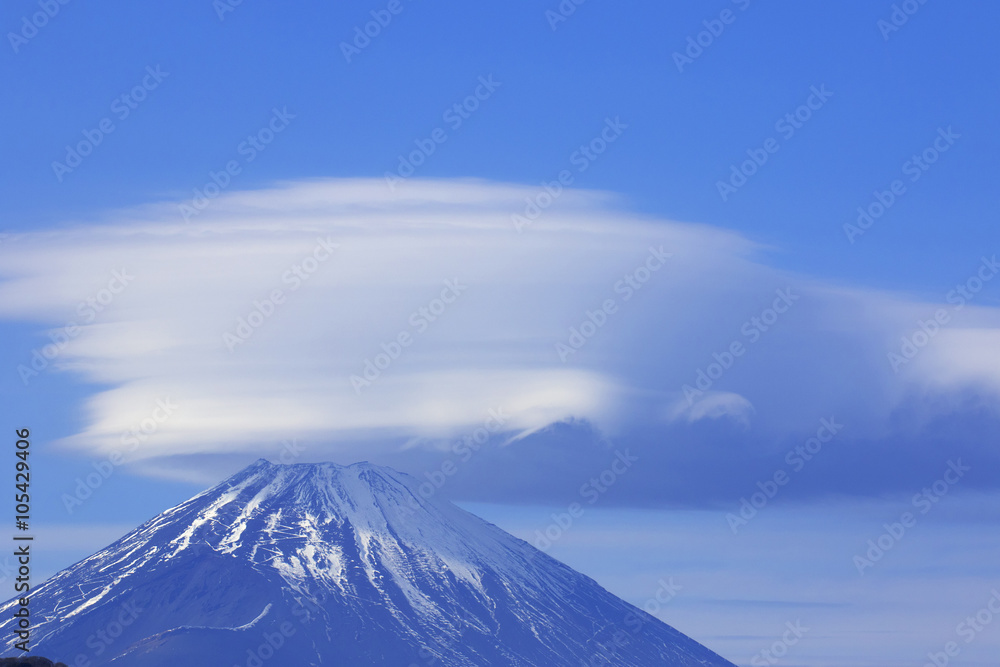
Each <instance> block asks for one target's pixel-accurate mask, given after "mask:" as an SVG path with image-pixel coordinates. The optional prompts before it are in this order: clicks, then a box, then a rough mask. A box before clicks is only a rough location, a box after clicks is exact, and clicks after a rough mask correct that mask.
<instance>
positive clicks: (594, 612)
mask: <svg viewBox="0 0 1000 667" xmlns="http://www.w3.org/2000/svg"><path fill="white" fill-rule="evenodd" d="M418 484H419V483H418V482H417V481H416V480H415V479H413V478H412V477H410V476H408V475H404V474H401V473H398V472H395V471H393V470H390V469H388V468H382V467H378V466H374V465H371V464H368V463H357V464H354V465H351V466H338V465H334V464H331V463H323V464H295V465H275V464H272V463H269V462H267V461H265V460H263V459H261V460H259V461H257V462H256V463H254V464H252V465H251V466H249V467H248V468H246V469H244V470H242V471H241V472H239V473H237V474H236V475H234V476H233V477H231V478H230V479H228V480H226V481H225V482H223V483H221V484H219V485H218V486H216V487H214V488H212V489H209V490H208V491H205V492H204V493H201V494H199V495H197V496H195V497H194V498H192V499H190V500H188V501H187V502H184V503H182V504H180V505H178V506H177V507H174V508H173V509H170V510H167V511H166V512H164V513H162V514H160V515H159V516H157V517H155V518H154V519H152V520H151V521H148V522H147V523H145V524H143V525H142V526H140V527H139V528H137V529H136V530H134V531H132V532H131V533H129V534H128V535H126V536H125V537H123V538H121V539H120V540H118V541H117V542H115V543H114V544H112V545H111V546H109V547H107V548H106V549H103V550H102V551H99V552H98V553H96V554H94V555H93V556H91V557H90V558H87V559H86V560H84V561H81V562H80V563H77V564H76V565H73V566H72V567H70V568H68V569H66V570H63V571H62V572H60V573H59V574H57V575H56V576H54V577H52V578H51V579H49V580H48V581H47V582H45V583H44V584H42V585H40V586H38V587H37V588H36V589H35V590H34V592H33V595H32V596H31V611H32V616H33V630H32V643H33V652H34V653H37V654H40V655H47V656H50V657H51V658H53V659H58V660H62V661H63V662H65V663H67V664H69V665H72V666H73V667H98V666H101V665H110V666H112V667H133V666H135V667H160V666H163V667H166V666H167V665H171V666H172V665H182V664H183V665H199V666H203V667H215V666H218V667H231V666H234V665H240V666H246V667H260V666H261V665H264V664H268V662H269V660H271V659H272V658H274V660H273V662H271V663H270V664H272V665H294V666H295V667H299V666H306V665H345V666H351V667H361V666H364V665H396V666H399V667H430V666H432V665H433V666H441V665H449V666H450V665H470V666H482V665H526V666H528V665H532V666H534V665H538V666H543V665H544V666H546V667H547V666H555V665H573V666H574V667H577V666H579V665H608V664H611V665H627V666H629V667H645V666H647V665H649V666H654V665H699V666H702V667H706V666H713V665H720V666H721V665H726V666H729V667H732V664H731V663H729V662H727V661H726V660H723V659H722V658H720V657H719V656H718V655H716V654H715V653H713V652H711V651H710V650H708V649H707V648H705V647H703V646H701V645H700V644H698V643H697V642H695V641H694V640H692V639H690V638H688V637H686V636H684V635H682V634H681V633H679V632H678V631H676V630H674V629H673V628H671V627H670V626H668V625H666V624H664V623H662V622H661V621H659V620H657V619H656V618H654V617H652V616H650V615H648V614H646V613H645V612H642V611H640V610H638V609H636V608H634V607H632V606H631V605H629V604H627V603H625V602H624V601H622V600H620V599H619V598H617V597H615V596H614V595H612V594H611V593H608V592H607V591H605V590H604V589H603V588H601V587H600V586H598V585H597V583H596V582H594V581H593V580H591V579H589V578H588V577H585V576H583V575H582V574H579V573H578V572H575V571H574V570H572V569H570V568H569V567H567V566H566V565H563V564H562V563H560V562H558V561H556V560H554V559H552V558H550V557H549V556H547V555H545V554H544V553H542V552H540V551H538V550H537V549H535V548H534V547H532V546H530V545H529V544H527V543H526V542H523V541H522V540H519V539H516V538H514V537H512V536H510V535H508V534H507V533H505V532H503V531H502V530H500V529H499V528H497V527H496V526H494V525H492V524H490V523H487V522H485V521H483V520H481V519H479V518H477V517H475V516H473V515H472V514H469V513H468V512H465V511H463V510H461V509H459V508H457V507H455V506H454V505H452V504H450V503H447V502H443V501H439V500H436V499H430V500H428V499H425V498H424V497H422V496H421V495H420V494H419V493H418V491H417V488H418ZM15 604H16V600H12V601H10V602H7V603H6V604H4V605H3V606H2V607H0V619H2V623H0V633H2V634H0V636H2V637H4V638H10V637H14V636H15V635H14V632H13V625H14V621H12V619H13V616H12V613H13V610H14V605H15ZM5 641H7V643H6V645H5V646H4V650H3V652H4V654H5V655H15V654H16V653H19V652H16V651H15V649H14V646H13V644H14V641H16V639H5Z"/></svg>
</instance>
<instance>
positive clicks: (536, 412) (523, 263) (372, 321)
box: [0, 180, 1000, 461]
mask: <svg viewBox="0 0 1000 667" xmlns="http://www.w3.org/2000/svg"><path fill="white" fill-rule="evenodd" d="M535 194H537V193H536V190H535V188H530V187H523V186H515V185H505V184H493V183H486V182H480V181H413V182H408V183H406V184H404V185H402V186H400V187H399V188H398V189H397V191H396V193H395V194H390V193H389V191H388V189H387V188H386V187H385V185H384V183H383V182H382V181H381V180H349V181H307V182H302V183H289V184H283V185H281V186H279V187H276V188H273V189H268V190H261V191H254V192H232V193H229V194H225V195H223V196H222V197H220V198H219V199H217V200H215V201H214V202H213V203H212V205H211V206H210V207H209V208H208V209H207V210H205V211H204V212H202V213H201V214H200V215H198V216H197V217H196V218H194V219H193V220H192V222H191V223H190V224H185V223H183V221H182V219H181V216H180V213H179V212H178V210H177V205H176V203H162V204H155V205H149V206H145V207H141V208H138V209H134V210H129V211H121V212H117V213H114V214H111V215H109V216H108V217H107V219H106V220H105V221H104V222H103V223H102V224H95V225H90V226H78V227H71V228H66V229H61V230H57V231H49V232H40V233H33V234H22V235H18V236H16V237H12V238H11V239H10V240H9V241H8V242H5V243H4V244H3V245H2V246H0V267H2V269H0V278H2V279H3V282H0V317H4V318H7V319H11V320H21V321H24V320H27V321H31V322H34V323H37V324H38V326H39V330H40V332H41V331H43V330H54V331H57V332H63V333H65V332H66V329H65V325H66V324H67V323H68V322H70V321H73V322H76V323H77V324H78V325H79V326H80V329H79V332H78V333H74V334H72V335H67V336H66V338H67V340H68V342H67V343H66V345H65V347H64V349H62V350H61V352H60V353H59V354H58V356H56V357H55V359H54V360H52V362H51V366H52V367H55V368H57V369H59V370H61V371H63V372H66V373H70V374H72V375H73V376H74V377H78V378H80V379H82V380H83V381H86V382H93V383H100V384H101V385H102V388H100V389H97V390H95V393H94V394H93V395H92V396H91V398H90V399H89V400H88V402H87V405H86V406H85V407H86V415H87V419H86V423H85V425H84V426H83V428H82V429H81V431H80V432H79V433H78V434H77V435H75V436H73V437H71V438H70V439H69V440H68V443H67V444H69V445H71V446H74V447H76V448H79V449H82V450H83V451H85V452H88V453H91V454H93V455H106V454H107V453H108V452H109V451H113V450H115V449H121V448H122V447H123V434H124V433H127V432H129V431H130V430H135V429H138V431H137V432H138V433H142V436H145V437H141V438H140V440H141V442H140V446H138V447H137V448H136V449H135V451H130V452H129V457H130V460H133V461H139V460H143V459H146V460H148V459H152V458H156V457H162V456H167V455H170V454H175V453H188V454H193V453H205V454H211V453H223V452H267V451H271V450H273V448H274V445H275V443H278V442H280V441H281V440H282V439H284V438H287V437H292V436H299V437H305V436H308V437H310V438H313V439H315V440H317V441H323V442H326V443H329V444H330V447H331V448H332V450H333V452H335V451H336V447H337V446H338V445H337V443H347V442H351V443H354V444H356V443H358V442H363V441H369V440H370V441H371V442H373V443H374V442H377V441H384V440H385V439H386V438H409V437H415V438H428V439H429V440H432V439H434V438H441V437H448V436H449V435H453V434H455V433H458V432H461V431H463V430H467V429H468V428H470V427H473V426H475V425H478V424H480V423H481V422H482V420H483V419H484V415H485V414H486V412H487V410H489V409H490V408H501V407H502V408H503V409H504V410H505V411H506V413H508V414H509V415H510V423H509V427H510V428H511V429H512V430H515V431H516V430H524V431H529V430H532V429H538V428H541V427H543V426H545V425H546V424H548V423H551V422H554V421H558V420H563V419H570V418H577V419H587V420H590V421H592V422H594V423H595V424H597V425H598V426H599V427H601V428H604V429H606V430H609V431H611V432H613V431H615V429H617V428H619V427H620V426H621V425H623V424H627V425H631V426H634V425H635V424H636V423H641V422H643V421H644V420H645V421H648V422H650V423H652V422H655V421H656V419H657V414H658V413H660V411H661V410H662V406H663V405H664V403H668V402H669V401H670V400H673V399H674V398H676V396H677V395H679V393H680V390H681V387H682V385H684V384H691V383H693V382H694V379H695V375H696V372H697V370H698V369H699V368H703V367H705V366H706V365H707V364H708V363H710V362H711V361H712V359H713V356H712V354H713V353H714V352H720V351H724V350H727V349H729V346H730V345H731V343H732V342H733V341H736V340H739V341H742V342H743V343H744V344H745V345H746V347H747V351H746V354H745V355H743V356H741V357H740V358H739V359H738V360H736V363H734V364H733V366H732V368H731V369H729V370H727V371H726V374H725V375H724V376H723V377H722V378H721V379H719V380H718V382H717V384H716V386H713V387H711V388H710V391H709V392H707V393H706V395H705V396H704V397H703V398H702V400H701V401H700V402H698V403H697V404H696V405H694V406H692V407H690V408H685V409H684V410H681V411H678V412H675V413H674V417H683V418H685V419H688V420H699V419H705V418H718V417H720V416H723V415H725V416H729V417H733V418H735V419H736V420H738V421H741V422H743V423H747V420H748V419H749V415H750V413H751V412H754V424H753V426H754V428H762V429H768V428H776V426H775V425H776V424H779V423H780V425H781V426H780V428H783V429H794V428H795V427H796V426H797V423H796V420H799V421H801V424H802V425H806V426H808V425H811V424H812V423H813V422H814V421H815V419H816V418H817V417H818V416H819V415H821V414H827V413H829V412H830V411H833V410H837V409H841V408H843V409H845V410H846V409H850V410H853V411H855V412H856V413H858V420H859V421H864V420H865V419H867V420H868V421H869V422H870V425H877V424H878V423H880V421H883V420H884V419H885V416H886V414H887V413H888V411H889V410H891V408H892V405H893V404H894V401H896V400H898V398H899V396H901V395H903V394H904V393H905V392H906V391H907V386H908V383H910V382H912V381H913V380H914V377H915V376H913V375H912V374H909V373H901V374H898V375H897V374H895V373H893V372H892V369H891V368H890V366H889V364H888V362H887V361H885V359H886V353H887V352H888V351H890V350H891V349H892V345H893V342H892V341H893V340H894V338H895V337H897V336H898V335H901V332H903V333H905V332H906V331H907V330H908V329H912V327H913V325H912V322H914V321H916V319H917V318H918V317H921V316H925V315H926V312H927V311H928V308H930V309H931V311H930V312H933V308H934V307H935V306H933V304H932V305H927V304H914V303H911V302H909V301H908V300H907V299H905V298H902V297H900V296H898V295H892V294H885V293H876V292H871V291H865V290H861V289H848V288H844V287H841V286H832V285H825V284H822V283H819V282H817V281H813V280H808V279H806V278H803V277H801V276H795V275H792V274H788V273H784V272H781V271H778V270H776V269H773V268H771V267H769V266H767V265H766V264H765V263H764V262H763V261H762V260H761V259H760V255H761V253H762V252H763V249H762V248H761V247H759V246H757V245H755V244H754V243H752V242H750V241H748V240H747V239H745V238H743V237H742V236H740V235H739V234H737V233H734V232H729V231H724V230H720V229H715V228H711V227H708V226H702V225H692V224H684V223H677V222H669V221H662V220H651V219H646V218H641V217H638V216H632V215H629V214H626V213H622V212H620V211H618V210H616V209H614V208H610V207H609V204H610V203H611V202H613V198H612V197H610V196H609V195H606V194H602V193H588V192H576V191H567V192H565V193H564V194H563V195H562V196H561V197H560V198H559V200H558V201H557V202H556V204H555V205H554V206H552V207H551V208H550V209H548V210H547V211H546V212H545V213H544V214H543V215H542V216H541V217H540V218H539V219H538V220H537V221H535V222H534V223H533V224H532V225H531V226H530V227H528V228H526V229H525V230H523V232H521V233H518V232H517V231H515V229H514V225H513V224H512V222H511V214H512V213H515V212H520V211H521V210H522V209H523V206H524V201H525V198H526V197H530V196H533V195H535ZM332 246H335V249H333V250H332V251H330V250H329V248H330V247H332ZM661 246H662V247H663V249H664V250H665V251H666V252H669V253H672V257H671V258H670V259H669V261H668V262H667V264H666V266H664V268H663V269H662V270H659V271H657V272H655V273H653V274H651V275H650V276H649V279H648V281H647V282H644V283H641V289H638V290H631V289H629V290H626V289H624V288H622V289H616V287H619V286H621V285H623V284H627V283H623V282H621V281H623V280H624V279H625V276H628V275H632V276H635V275H637V274H635V272H636V270H637V269H638V268H639V267H641V266H642V264H643V262H644V261H645V259H646V257H647V256H648V254H649V248H650V247H654V248H660V247H661ZM317 248H323V249H324V250H319V251H318V250H317ZM116 271H117V272H119V275H121V272H122V271H124V272H125V275H126V276H128V277H130V279H128V280H127V286H125V287H124V289H121V287H122V285H121V281H120V280H119V282H118V283H115V282H114V280H115V272H116ZM310 271H311V272H310ZM305 276H308V277H307V278H306V277H305ZM454 281H458V283H459V284H460V285H461V286H462V289H460V290H458V291H457V292H456V291H455V290H454V289H452V292H451V293H449V294H448V300H449V301H450V303H445V301H444V300H442V301H440V302H439V301H438V299H441V298H442V292H444V291H447V290H448V289H449V287H448V284H449V282H450V283H451V284H452V285H454ZM790 285H791V286H793V287H794V289H795V290H797V291H798V292H797V293H800V294H801V295H802V296H801V300H800V301H799V302H798V303H797V304H796V305H795V307H794V308H792V309H791V310H789V311H788V313H787V314H784V315H782V316H781V319H780V320H779V321H778V322H777V323H775V324H773V326H770V325H769V326H768V329H767V331H766V332H764V333H762V334H761V336H760V339H759V341H756V342H751V341H750V340H749V339H748V338H747V336H746V334H745V332H744V331H743V330H742V328H741V325H742V324H743V323H745V322H747V321H750V320H749V318H752V317H757V316H760V315H761V313H762V312H763V310H764V309H766V308H767V307H768V306H769V304H771V303H772V301H773V300H774V293H775V290H776V289H783V288H787V287H788V286H790ZM112 288H115V289H112ZM275 290H281V291H282V294H281V296H282V298H281V299H279V300H278V301H279V302H278V303H276V304H271V305H267V304H265V300H268V299H270V298H271V297H272V295H273V293H274V291H275ZM627 292H630V294H629V296H628V298H627V299H626V293H627ZM88 299H90V300H91V301H90V302H88ZM609 299H610V300H613V301H614V303H615V306H616V307H615V310H614V312H613V314H611V315H609V316H608V318H607V321H606V322H605V323H603V324H602V325H601V326H599V327H595V333H594V335H593V336H592V337H590V338H588V339H587V340H586V344H585V345H584V346H583V347H581V348H580V349H579V350H578V352H577V353H576V354H574V355H572V356H571V357H570V359H569V362H568V363H563V362H562V361H561V360H560V358H559V355H558V354H557V352H556V349H555V346H556V344H557V343H560V342H566V341H567V340H568V337H569V335H570V333H569V332H570V328H571V327H576V328H578V329H579V328H580V327H581V325H582V324H583V323H584V322H586V321H587V320H588V318H589V316H588V312H594V311H596V310H597V309H600V308H601V307H602V304H603V303H604V302H605V301H607V300H609ZM255 302H256V303H257V304H264V305H260V306H255ZM255 308H256V309H258V310H262V311H264V312H265V314H264V315H260V316H259V319H260V326H259V327H256V328H254V327H252V326H251V327H250V328H249V330H252V331H253V334H252V335H251V336H250V337H249V338H247V339H246V340H245V341H244V342H240V343H233V339H232V338H229V339H228V340H229V345H228V346H227V343H226V338H225V337H224V336H225V335H226V334H227V333H228V334H230V335H237V333H238V330H237V326H238V322H239V321H240V320H241V319H242V320H244V321H246V320H248V319H250V318H251V317H252V318H254V322H256V321H257V318H258V316H252V315H251V313H252V312H253V311H254V310H255ZM421 309H425V310H424V312H423V313H422V312H421ZM98 311H99V312H98ZM966 314H967V315H968V316H970V317H972V316H973V314H975V315H974V317H975V318H976V321H977V322H978V324H977V325H976V326H977V327H979V329H980V330H981V331H980V333H978V334H976V335H975V336H974V338H975V340H972V338H970V336H971V334H970V335H963V334H961V333H959V332H958V329H961V328H962V327H965V326H968V325H967V324H965V323H961V322H959V320H958V318H957V317H956V319H955V325H954V326H955V328H956V331H955V332H952V333H948V334H946V335H941V336H938V337H937V338H936V340H935V341H934V344H933V348H934V349H933V351H930V350H929V351H927V353H926V354H925V355H924V356H925V357H926V358H922V359H918V360H917V361H919V362H922V363H924V364H925V365H926V367H927V368H928V369H931V370H927V371H926V372H924V373H923V374H922V375H920V378H921V381H922V382H927V381H930V382H931V383H932V384H933V383H936V382H937V378H938V377H940V379H941V380H942V381H944V380H947V381H948V382H949V383H950V382H952V381H958V382H964V381H966V380H968V379H970V378H973V377H975V378H979V379H983V378H985V380H988V381H991V382H994V381H996V380H997V378H1000V368H998V367H997V366H996V364H992V365H990V364H983V363H980V361H981V360H982V359H983V358H984V356H989V355H990V354H991V352H990V351H991V350H992V349H995V347H991V343H992V342H993V341H994V340H995V336H996V332H997V331H1000V319H998V318H997V317H996V312H995V309H984V308H980V309H978V310H975V311H973V310H972V309H971V308H970V309H967V311H966ZM91 317H92V321H89V320H90V319H91ZM432 320H433V321H432ZM983 322H986V324H983ZM243 333H246V331H243ZM401 334H406V335H408V336H409V338H408V339H407V340H409V345H408V346H406V347H402V346H401V347H400V349H399V350H398V351H397V350H396V347H395V345H396V343H395V342H394V341H396V342H398V340H399V338H400V335H401ZM404 338H405V336H404ZM39 340H40V342H41V341H45V342H47V340H48V339H47V338H44V337H42V338H40V339H39ZM230 346H231V347H233V348H234V349H233V350H232V351H230V349H229V347H230ZM973 350H976V351H975V352H973ZM29 352H30V351H25V354H24V362H25V365H29V364H30V356H29ZM397 352H398V354H397ZM380 354H385V355H387V356H385V357H379V356H378V355H380ZM989 358H993V359H994V360H995V356H993V357H989ZM366 360H368V361H370V362H371V363H372V364H373V365H374V364H381V365H383V366H384V368H381V369H375V368H374V367H371V368H369V378H370V379H371V378H372V377H373V376H374V375H375V371H376V370H377V371H378V377H377V379H374V380H373V381H372V382H371V384H370V385H367V386H361V387H360V392H359V391H357V390H356V389H357V387H356V386H355V385H357V383H354V384H352V381H351V376H352V375H356V376H363V374H364V371H365V368H366ZM385 362H388V363H385ZM915 367H916V364H914V368H915ZM942 369H948V370H947V371H946V370H942ZM955 369H966V370H965V371H961V372H959V371H958V370H955ZM44 372H49V371H48V370H46V371H44ZM980 376H982V378H981V377H980ZM941 386H944V385H941ZM166 399H170V401H171V402H173V403H175V404H176V405H177V406H178V407H177V408H176V410H173V411H172V413H171V414H170V415H169V416H166V417H165V418H164V419H162V420H157V419H156V415H157V413H156V410H157V401H158V400H160V401H163V400H166ZM160 416H163V415H162V409H161V414H160ZM150 420H152V421H150ZM144 423H145V425H146V426H147V427H148V428H147V430H148V431H149V432H148V433H143V432H142V429H143V424H144ZM154 426H155V428H154ZM126 440H128V439H127V438H126ZM128 441H129V442H132V440H128ZM331 456H332V455H331Z"/></svg>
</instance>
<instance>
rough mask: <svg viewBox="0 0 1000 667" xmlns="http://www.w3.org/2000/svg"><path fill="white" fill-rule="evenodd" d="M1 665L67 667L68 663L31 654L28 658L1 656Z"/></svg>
mask: <svg viewBox="0 0 1000 667" xmlns="http://www.w3.org/2000/svg"><path fill="white" fill-rule="evenodd" d="M0 667H66V663H64V662H52V661H51V660H49V659H48V658H39V657H37V656H30V657H27V658H0Z"/></svg>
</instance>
